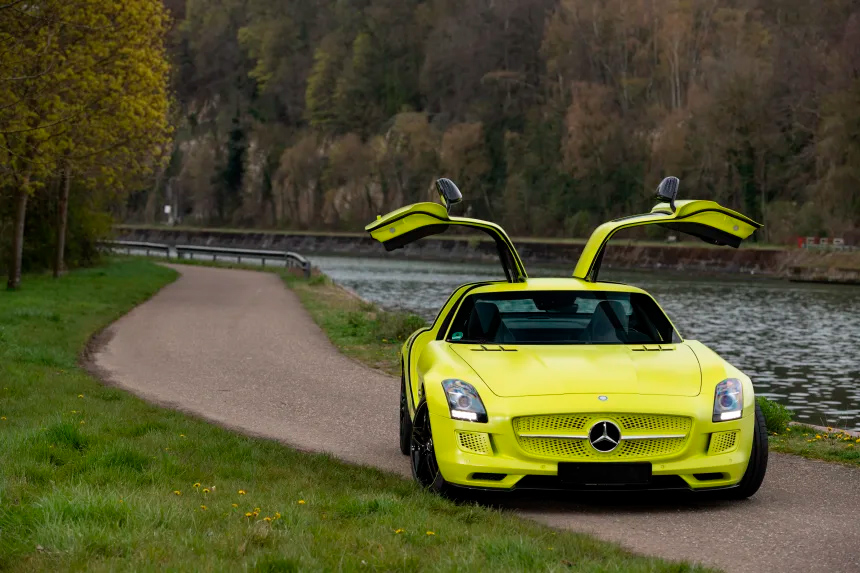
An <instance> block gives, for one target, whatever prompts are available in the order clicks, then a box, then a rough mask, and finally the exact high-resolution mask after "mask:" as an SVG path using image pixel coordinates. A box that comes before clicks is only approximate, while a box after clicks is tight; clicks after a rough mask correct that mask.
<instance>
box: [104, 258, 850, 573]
mask: <svg viewBox="0 0 860 573" xmlns="http://www.w3.org/2000/svg"><path fill="white" fill-rule="evenodd" d="M172 268H175V269H176V270H178V271H180V272H181V273H182V276H181V278H180V279H179V280H178V281H176V282H175V283H173V284H171V285H169V286H167V287H166V288H165V289H164V290H162V291H161V292H160V293H159V294H158V295H156V296H155V297H154V298H153V299H152V300H150V301H149V302H147V303H145V304H143V305H142V306H140V307H138V308H136V309H135V310H133V311H132V312H131V313H129V314H128V315H127V316H125V317H124V318H122V319H120V320H119V321H118V322H117V323H115V324H114V325H113V326H112V327H111V328H110V329H109V331H108V337H109V340H108V341H107V342H106V343H105V345H104V346H103V347H102V348H101V349H100V350H99V351H98V353H97V354H96V356H95V358H94V361H95V366H96V367H97V369H98V370H99V372H100V373H102V375H103V376H105V377H106V378H108V379H109V380H110V381H111V382H113V383H115V384H117V385H120V386H122V387H124V388H127V389H128V390H131V391H132V392H134V393H135V394H138V395H140V396H142V397H144V398H147V399H149V400H151V401H153V402H156V403H159V404H162V405H166V406H169V407H173V408H177V409H180V410H183V411H187V412H191V413H194V414H196V415H198V416H202V417H204V418H207V419H210V420H213V421H215V422H218V423H220V424H222V425H225V426H229V427H232V428H235V429H238V430H241V431H243V432H246V433H250V434H254V435H259V436H265V437H269V438H275V439H278V440H282V441H284V442H287V443H289V444H292V445H294V446H296V447H298V448H301V449H308V450H315V451H325V452H329V453H331V454H333V455H335V456H337V457H339V458H342V459H344V460H347V461H349V462H352V463H357V464H362V465H369V466H375V467H379V468H382V469H385V470H389V471H393V472H397V473H400V474H403V475H408V473H409V469H408V462H407V458H405V457H403V456H401V455H400V453H399V450H398V448H397V416H396V411H397V402H398V390H399V381H398V380H396V379H394V378H391V377H389V376H386V375H384V374H381V373H379V372H377V371H374V370H371V369H369V368H367V367H365V366H363V365H361V364H358V363H356V362H355V361H353V360H351V359H349V358H346V357H344V356H343V355H341V354H340V353H339V352H338V351H337V349H336V348H334V346H332V344H331V343H330V342H329V341H328V339H327V338H326V337H325V335H324V334H323V333H322V332H321V331H320V329H319V328H318V327H317V326H316V325H315V324H314V322H313V320H312V319H311V318H310V316H309V315H308V314H307V312H305V310H304V309H303V307H302V306H301V303H300V302H299V300H298V298H297V297H296V296H295V295H294V294H293V293H292V292H290V291H289V290H287V289H285V288H284V287H283V284H282V283H281V281H280V279H279V278H278V277H277V276H275V275H273V274H268V273H258V272H254V271H241V270H225V269H214V268H206V267H194V266H174V267H172ZM506 503H507V504H508V505H509V506H511V507H515V508H517V509H518V510H519V511H520V512H522V513H523V514H524V515H527V516H528V517H531V518H534V519H536V520H538V521H542V522H544V523H547V524H549V525H552V526H554V527H559V528H568V529H573V530H577V531H584V532H589V533H593V534H595V535H597V536H598V537H601V538H604V539H608V540H612V541H617V542H620V543H621V544H623V545H624V546H626V547H629V548H631V549H633V550H635V551H639V552H641V553H648V554H653V555H659V556H662V557H666V558H670V559H687V560H691V561H697V562H702V563H705V564H708V565H714V566H717V567H721V568H723V569H725V570H727V571H739V572H740V571H744V572H747V571H805V572H817V571H821V572H829V573H837V572H838V573H860V468H853V467H845V466H841V465H837V464H830V463H825V462H817V461H810V460H805V459H802V458H797V457H794V456H787V455H779V454H771V457H770V467H769V471H768V475H767V478H766V479H765V483H764V486H763V487H762V489H761V490H760V491H759V493H758V494H757V495H756V496H755V497H754V498H753V499H751V500H748V501H746V502H741V503H728V502H717V501H708V500H701V499H690V496H680V497H679V496H666V495H662V496H654V495H648V496H641V495H640V496H619V495H601V496H589V498H588V499H587V500H584V499H583V498H581V497H580V498H576V497H562V496H558V495H549V496H530V497H528V498H517V499H513V500H510V501H508V502H506Z"/></svg>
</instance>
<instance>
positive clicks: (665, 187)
mask: <svg viewBox="0 0 860 573" xmlns="http://www.w3.org/2000/svg"><path fill="white" fill-rule="evenodd" d="M680 186H681V180H680V179H678V178H677V177H671V176H670V177H666V178H665V179H663V180H662V181H660V185H658V186H657V199H659V200H660V201H666V202H667V203H669V208H670V209H672V212H673V213H674V212H675V199H677V198H678V187H680Z"/></svg>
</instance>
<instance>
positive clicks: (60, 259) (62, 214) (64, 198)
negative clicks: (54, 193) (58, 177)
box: [54, 164, 72, 279]
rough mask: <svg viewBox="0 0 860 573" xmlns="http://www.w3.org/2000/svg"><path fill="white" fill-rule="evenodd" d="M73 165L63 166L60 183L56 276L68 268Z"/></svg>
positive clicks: (55, 257) (55, 260)
mask: <svg viewBox="0 0 860 573" xmlns="http://www.w3.org/2000/svg"><path fill="white" fill-rule="evenodd" d="M71 169H72V168H71V167H70V166H69V165H68V164H66V165H65V166H64V167H63V180H62V182H61V184H60V201H59V202H58V204H57V250H56V253H54V278H55V279H56V278H59V277H60V275H61V274H62V273H63V272H64V271H65V270H66V264H65V260H66V227H67V224H66V223H67V222H68V218H69V188H70V187H71V185H72V172H71Z"/></svg>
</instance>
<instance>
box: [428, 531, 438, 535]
mask: <svg viewBox="0 0 860 573" xmlns="http://www.w3.org/2000/svg"><path fill="white" fill-rule="evenodd" d="M427 535H436V534H435V533H433V532H432V531H428V532H427Z"/></svg>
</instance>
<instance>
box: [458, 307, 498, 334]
mask: <svg viewBox="0 0 860 573" xmlns="http://www.w3.org/2000/svg"><path fill="white" fill-rule="evenodd" d="M501 324H502V316H501V314H499V307H497V306H496V305H495V304H493V303H491V302H485V301H478V302H476V303H475V307H474V308H473V309H472V313H471V314H470V315H469V321H468V322H467V323H466V338H467V339H468V340H479V341H482V342H495V340H496V333H497V332H498V330H499V326H500V325H501Z"/></svg>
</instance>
